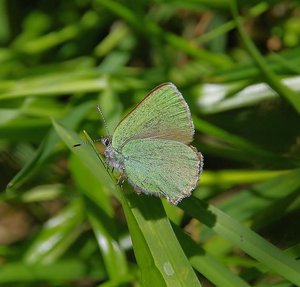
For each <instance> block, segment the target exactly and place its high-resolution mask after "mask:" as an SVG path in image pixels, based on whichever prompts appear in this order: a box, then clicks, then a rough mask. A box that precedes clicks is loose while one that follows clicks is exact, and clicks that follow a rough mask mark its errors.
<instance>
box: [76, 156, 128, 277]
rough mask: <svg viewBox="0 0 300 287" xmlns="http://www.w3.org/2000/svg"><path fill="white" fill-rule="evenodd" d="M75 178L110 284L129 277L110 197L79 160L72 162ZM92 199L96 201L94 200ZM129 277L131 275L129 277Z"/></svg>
mask: <svg viewBox="0 0 300 287" xmlns="http://www.w3.org/2000/svg"><path fill="white" fill-rule="evenodd" d="M70 169H71V172H72V177H73V178H74V180H75V182H76V185H77V186H78V187H80V190H81V191H82V192H83V193H85V194H86V196H84V203H85V210H86V214H87V217H88V220H89V222H90V224H91V227H92V229H93V231H94V234H95V237H96V240H97V242H98V246H99V249H100V251H101V254H102V257H103V261H104V264H105V267H106V270H107V273H108V276H109V279H110V280H117V279H119V278H120V277H122V276H124V275H126V274H127V271H128V270H127V269H128V266H127V262H126V257H125V253H124V251H123V250H122V249H121V247H120V245H119V242H118V238H119V236H120V235H119V234H118V232H117V230H118V225H117V224H116V220H115V218H114V211H113V209H112V206H111V197H110V194H109V193H108V192H107V191H105V190H104V189H105V186H104V185H103V184H101V183H100V182H99V180H98V179H97V178H96V177H95V175H94V174H92V173H91V172H90V170H89V169H88V168H87V167H86V166H85V165H83V164H82V162H81V161H80V160H79V159H78V158H77V157H76V156H72V157H71V160H70ZM91 199H92V200H91ZM127 275H128V274H127Z"/></svg>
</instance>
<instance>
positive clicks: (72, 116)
mask: <svg viewBox="0 0 300 287" xmlns="http://www.w3.org/2000/svg"><path fill="white" fill-rule="evenodd" d="M91 108H92V104H91V103H89V102H88V103H86V104H83V105H80V106H78V107H76V108H74V109H73V110H72V111H71V112H70V113H69V114H67V115H66V116H65V117H64V119H62V122H63V123H64V124H65V125H66V126H68V127H70V128H75V127H76V126H77V125H78V124H79V122H80V121H81V120H82V118H83V117H84V116H85V115H86V113H87V112H88V111H89V110H90V109H91ZM58 140H59V138H58V136H57V134H56V133H55V131H54V130H51V131H50V132H49V133H48V135H47V136H46V138H45V139H44V140H43V141H42V143H41V144H40V146H39V148H38V149H37V151H36V153H35V156H34V157H33V158H32V160H31V161H29V162H28V163H27V164H26V165H25V166H24V167H23V168H22V169H21V170H20V171H19V172H18V173H17V174H16V175H15V176H14V178H13V179H11V181H10V182H9V183H8V185H7V191H9V192H11V191H14V190H16V189H17V188H19V187H20V186H21V185H22V184H23V183H24V182H26V181H27V180H28V179H29V178H30V177H31V176H33V175H34V174H35V172H36V171H37V170H38V169H39V168H41V167H42V166H43V164H44V163H45V161H46V160H47V159H48V158H49V157H50V156H51V155H52V154H53V152H54V150H55V146H56V144H57V143H58Z"/></svg>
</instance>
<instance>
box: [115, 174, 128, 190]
mask: <svg viewBox="0 0 300 287" xmlns="http://www.w3.org/2000/svg"><path fill="white" fill-rule="evenodd" d="M125 179H126V176H125V173H124V171H122V172H121V173H120V175H119V178H118V181H117V185H119V186H120V188H121V189H123V183H124V181H125Z"/></svg>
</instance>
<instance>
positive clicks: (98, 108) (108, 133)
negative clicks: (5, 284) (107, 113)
mask: <svg viewBox="0 0 300 287" xmlns="http://www.w3.org/2000/svg"><path fill="white" fill-rule="evenodd" d="M97 110H98V112H99V114H100V116H101V118H102V120H103V123H104V126H105V129H106V132H107V135H108V136H109V137H110V132H109V129H108V125H107V122H106V120H105V118H104V115H103V112H102V110H101V108H100V106H99V105H97Z"/></svg>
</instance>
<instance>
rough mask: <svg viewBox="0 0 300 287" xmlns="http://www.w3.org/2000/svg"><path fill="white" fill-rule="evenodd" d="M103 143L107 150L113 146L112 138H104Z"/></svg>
mask: <svg viewBox="0 0 300 287" xmlns="http://www.w3.org/2000/svg"><path fill="white" fill-rule="evenodd" d="M101 143H102V144H103V145H105V148H107V147H108V146H111V138H110V137H102V138H101Z"/></svg>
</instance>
